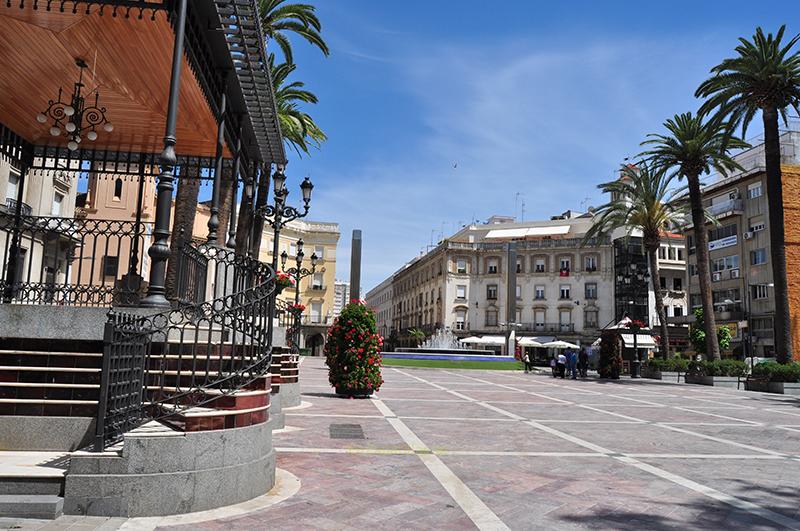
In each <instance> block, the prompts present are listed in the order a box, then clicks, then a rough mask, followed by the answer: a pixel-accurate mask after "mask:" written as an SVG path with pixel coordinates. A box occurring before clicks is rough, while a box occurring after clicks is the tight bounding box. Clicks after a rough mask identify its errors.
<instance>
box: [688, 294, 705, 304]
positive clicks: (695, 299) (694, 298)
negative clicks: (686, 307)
mask: <svg viewBox="0 0 800 531" xmlns="http://www.w3.org/2000/svg"><path fill="white" fill-rule="evenodd" d="M689 303H690V304H691V305H692V308H700V307H701V306H703V297H702V296H701V295H700V294H699V293H692V295H691V297H690V298H689Z"/></svg>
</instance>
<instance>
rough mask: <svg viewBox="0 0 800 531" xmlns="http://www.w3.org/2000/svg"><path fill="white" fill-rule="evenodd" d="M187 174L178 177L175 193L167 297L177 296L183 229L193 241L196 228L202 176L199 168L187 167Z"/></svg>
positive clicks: (186, 238)
mask: <svg viewBox="0 0 800 531" xmlns="http://www.w3.org/2000/svg"><path fill="white" fill-rule="evenodd" d="M186 171H187V174H186V176H180V177H178V192H177V193H176V195H175V219H174V222H173V224H172V235H171V236H170V250H171V254H170V257H169V261H168V262H167V276H166V284H165V286H166V289H167V298H168V299H173V298H175V296H176V293H175V288H176V285H175V283H176V282H177V275H178V245H179V240H180V238H181V229H183V238H184V239H185V241H187V242H188V241H191V240H192V235H193V232H194V231H193V229H194V218H195V216H196V215H197V197H198V196H199V194H200V177H199V176H198V171H197V168H191V169H188V168H187V169H186Z"/></svg>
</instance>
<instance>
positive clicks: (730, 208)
mask: <svg viewBox="0 0 800 531" xmlns="http://www.w3.org/2000/svg"><path fill="white" fill-rule="evenodd" d="M706 212H708V213H709V214H711V215H712V216H714V217H715V218H717V219H722V218H725V217H728V216H733V215H738V214H741V213H743V212H744V201H742V200H741V199H729V200H728V201H724V202H722V203H717V204H716V205H711V206H709V207H706Z"/></svg>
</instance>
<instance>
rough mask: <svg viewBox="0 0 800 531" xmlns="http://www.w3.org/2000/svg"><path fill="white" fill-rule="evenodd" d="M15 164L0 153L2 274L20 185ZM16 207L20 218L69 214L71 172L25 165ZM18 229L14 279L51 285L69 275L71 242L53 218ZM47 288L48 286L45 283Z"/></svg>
mask: <svg viewBox="0 0 800 531" xmlns="http://www.w3.org/2000/svg"><path fill="white" fill-rule="evenodd" d="M22 184H23V182H22V175H21V174H20V172H19V170H18V169H17V168H16V167H14V166H13V165H12V164H10V163H9V162H8V161H7V160H6V159H5V158H0V197H2V198H3V202H2V204H0V264H2V279H3V280H5V277H6V268H7V266H8V264H7V256H8V253H9V247H10V243H11V233H12V230H13V222H14V215H15V212H16V207H17V200H18V192H19V190H20V186H22ZM22 192H23V195H22V202H21V205H20V213H21V215H22V216H23V217H26V218H29V219H30V218H37V217H40V218H47V217H63V218H73V217H74V215H75V196H76V192H77V177H76V176H75V174H74V173H73V172H68V171H29V172H28V174H27V175H26V176H25V179H24V186H22ZM25 225H27V229H26V230H24V231H22V233H21V240H20V249H19V255H18V258H17V260H18V262H17V264H18V265H17V268H16V274H17V278H16V280H18V281H20V280H24V281H26V282H29V283H34V284H35V283H41V284H43V285H45V286H50V287H54V286H57V285H63V284H65V283H67V282H69V279H70V278H71V277H72V274H73V273H72V272H71V267H72V266H73V265H74V264H73V263H72V261H73V260H72V258H71V256H72V253H73V249H74V247H75V242H74V241H73V240H72V239H71V238H70V236H69V234H68V233H69V231H68V230H62V228H61V227H60V226H59V225H58V223H56V222H52V221H49V222H43V221H42V220H39V221H35V222H31V221H29V222H26V223H25ZM45 289H51V288H45Z"/></svg>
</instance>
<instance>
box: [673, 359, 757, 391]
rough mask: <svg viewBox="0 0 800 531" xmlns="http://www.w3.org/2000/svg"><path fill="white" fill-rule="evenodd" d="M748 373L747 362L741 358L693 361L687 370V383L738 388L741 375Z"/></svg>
mask: <svg viewBox="0 0 800 531" xmlns="http://www.w3.org/2000/svg"><path fill="white" fill-rule="evenodd" d="M746 374H747V364H746V363H745V362H743V361H739V360H730V359H728V360H719V361H702V360H698V361H692V362H690V363H689V367H688V369H687V371H686V383H689V384H700V385H711V386H716V387H733V388H736V389H738V388H739V382H740V379H741V377H743V376H745V375H746Z"/></svg>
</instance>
